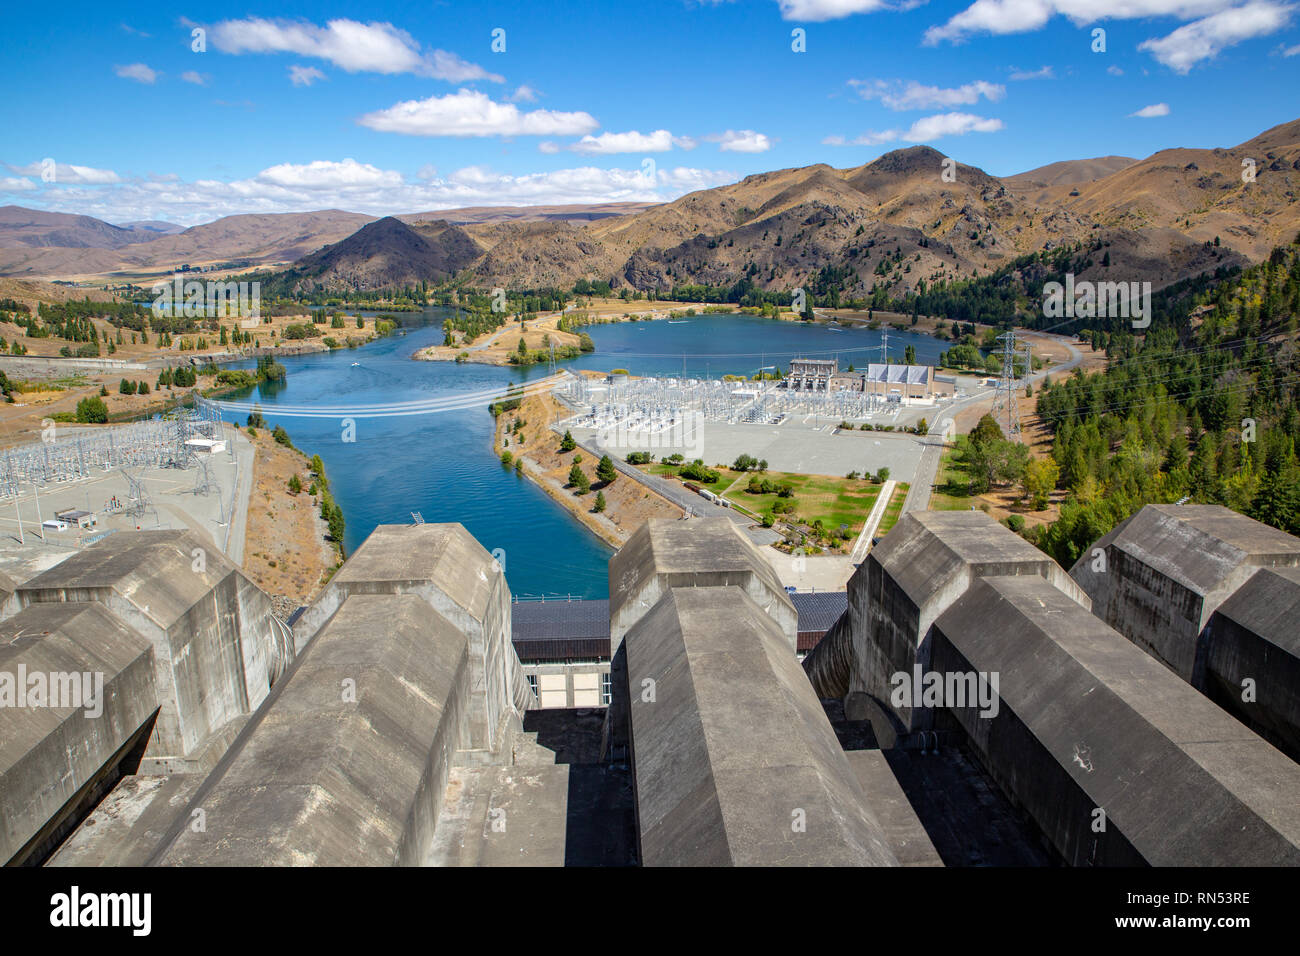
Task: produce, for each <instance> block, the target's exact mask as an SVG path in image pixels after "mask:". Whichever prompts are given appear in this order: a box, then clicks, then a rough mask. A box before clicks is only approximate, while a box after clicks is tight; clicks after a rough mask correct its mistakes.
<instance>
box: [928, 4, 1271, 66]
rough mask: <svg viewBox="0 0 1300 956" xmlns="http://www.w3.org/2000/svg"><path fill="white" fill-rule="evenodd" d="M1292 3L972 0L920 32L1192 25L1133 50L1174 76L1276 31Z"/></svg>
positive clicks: (945, 35)
mask: <svg viewBox="0 0 1300 956" xmlns="http://www.w3.org/2000/svg"><path fill="white" fill-rule="evenodd" d="M1293 9H1294V5H1293V4H1291V3H1287V2H1285V0H1249V2H1245V3H1243V2H1242V0H975V2H974V3H972V4H971V5H970V6H969V7H967V8H966V9H965V10H963V11H961V12H960V13H958V14H956V15H955V16H953V17H951V18H950V19H949V20H948V22H947V23H944V24H943V25H939V26H932V27H930V29H928V30H927V31H926V32H925V43H926V44H927V45H934V44H936V43H941V42H943V41H945V40H948V41H951V42H953V43H957V42H960V41H962V40H964V39H966V38H967V37H970V36H972V35H975V34H980V33H987V34H994V35H1006V34H1012V33H1030V32H1033V31H1035V30H1041V29H1042V28H1043V27H1044V26H1046V25H1047V22H1048V21H1049V20H1051V19H1052V18H1053V17H1055V16H1063V17H1066V18H1067V19H1069V20H1070V21H1071V22H1072V23H1073V24H1074V25H1075V26H1076V27H1082V26H1086V25H1087V24H1090V23H1096V22H1098V21H1103V20H1145V19H1153V18H1159V17H1164V18H1172V19H1175V20H1184V21H1195V22H1192V23H1188V24H1187V25H1186V26H1183V27H1180V28H1178V29H1177V30H1175V31H1174V32H1173V33H1171V34H1169V36H1166V37H1162V38H1160V39H1150V40H1147V41H1146V42H1144V43H1142V44H1140V45H1139V47H1138V49H1141V50H1150V51H1151V52H1152V54H1153V55H1154V56H1155V58H1156V59H1157V60H1158V61H1160V62H1161V63H1163V64H1165V65H1166V66H1168V67H1170V68H1171V69H1173V70H1175V71H1176V72H1179V73H1186V72H1187V71H1188V70H1190V69H1191V67H1192V66H1193V65H1195V64H1196V63H1198V62H1200V61H1201V60H1205V59H1209V58H1210V57H1213V56H1214V55H1216V54H1217V53H1218V52H1219V51H1220V50H1222V49H1224V48H1225V47H1228V46H1232V45H1234V44H1236V43H1240V42H1242V41H1243V40H1247V39H1251V38H1252V37H1259V36H1265V35H1267V34H1270V33H1274V32H1276V31H1277V30H1279V29H1281V28H1282V27H1283V26H1284V25H1285V24H1286V23H1287V22H1288V21H1289V17H1290V13H1291V11H1292V10H1293Z"/></svg>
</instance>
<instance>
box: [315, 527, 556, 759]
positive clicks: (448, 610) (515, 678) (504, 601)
mask: <svg viewBox="0 0 1300 956" xmlns="http://www.w3.org/2000/svg"><path fill="white" fill-rule="evenodd" d="M353 594H394V595H396V594H414V595H416V596H418V597H419V598H420V599H421V600H422V601H424V602H425V603H426V604H427V605H428V606H429V607H430V608H431V609H432V610H433V611H435V612H436V613H438V614H439V615H441V616H443V617H445V618H446V619H447V620H449V621H450V622H452V624H453V625H455V626H456V627H458V628H460V629H461V630H462V631H463V632H464V633H465V634H466V635H467V637H468V639H469V661H470V674H471V688H470V701H471V708H472V709H471V712H470V714H469V715H468V718H467V719H468V721H469V733H470V740H471V741H472V745H471V746H472V748H473V749H477V750H481V751H484V752H489V751H495V750H497V749H498V748H499V747H500V745H501V736H502V733H503V732H504V730H505V728H506V726H507V725H508V724H509V722H510V719H511V718H512V717H513V718H514V719H515V720H516V721H517V720H518V717H519V715H520V714H521V713H522V712H523V711H524V710H526V709H528V708H529V707H533V706H535V705H536V699H535V697H534V695H533V692H532V690H531V689H530V688H529V686H528V682H527V680H526V679H525V678H524V673H523V669H522V668H521V667H520V665H519V658H518V656H516V654H515V651H514V647H513V645H512V644H511V633H510V631H511V628H510V588H509V586H508V585H507V584H506V578H505V575H504V574H502V573H501V569H500V565H498V564H497V563H496V561H495V560H494V559H493V558H492V555H491V554H489V553H488V552H487V551H486V550H485V549H484V548H483V546H482V545H481V544H479V543H478V542H477V541H476V540H474V537H473V536H472V535H471V534H470V533H469V532H468V531H466V530H465V529H464V527H462V526H461V525H458V524H415V525H380V526H379V527H377V528H376V529H375V530H374V531H373V532H371V534H370V537H368V538H366V540H365V541H364V542H363V543H362V545H361V547H359V548H358V549H357V550H356V551H355V552H354V553H353V554H352V556H351V557H349V558H348V560H347V561H346V562H345V563H344V565H343V567H342V568H340V569H339V571H338V573H337V574H335V575H334V577H333V578H331V579H330V582H329V584H328V585H327V586H326V588H325V590H324V591H323V592H321V594H320V596H319V597H318V598H317V599H316V601H315V602H314V603H313V604H312V605H311V607H309V608H308V609H307V610H306V611H305V612H304V613H303V615H302V617H300V618H299V619H298V621H297V622H296V623H295V624H294V628H293V631H294V641H295V644H296V646H297V647H298V648H299V649H300V650H301V649H302V648H304V647H306V646H307V645H308V644H309V642H310V641H311V640H312V639H313V635H314V634H315V633H316V631H317V630H318V629H319V628H320V627H321V626H322V625H324V624H325V622H326V621H328V620H329V619H330V617H331V616H332V615H333V614H334V613H335V612H336V611H337V610H338V608H339V607H340V606H341V605H342V604H343V602H344V601H345V600H346V599H347V597H348V596H349V595H353Z"/></svg>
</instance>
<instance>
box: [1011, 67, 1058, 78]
mask: <svg viewBox="0 0 1300 956" xmlns="http://www.w3.org/2000/svg"><path fill="white" fill-rule="evenodd" d="M1055 76H1056V74H1055V73H1054V72H1053V71H1052V68H1051V67H1050V66H1042V67H1039V68H1038V69H1037V70H1013V71H1012V73H1011V76H1010V79H1012V80H1015V81H1016V82H1023V81H1024V80H1051V79H1054V78H1055Z"/></svg>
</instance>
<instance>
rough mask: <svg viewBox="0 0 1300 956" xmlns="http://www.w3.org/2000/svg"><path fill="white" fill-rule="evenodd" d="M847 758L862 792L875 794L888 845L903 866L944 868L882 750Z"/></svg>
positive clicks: (850, 754)
mask: <svg viewBox="0 0 1300 956" xmlns="http://www.w3.org/2000/svg"><path fill="white" fill-rule="evenodd" d="M845 756H846V757H847V758H848V761H849V766H850V767H852V768H853V772H854V774H856V775H857V778H858V784H859V785H860V786H861V787H862V792H863V793H868V794H871V809H872V811H873V812H874V813H875V815H876V818H877V819H878V820H879V821H880V826H881V828H882V829H883V831H884V835H885V842H886V843H887V844H888V846H889V851H890V852H891V853H893V854H894V857H895V859H897V860H898V862H899V865H901V866H943V860H941V859H940V858H939V852H938V851H937V850H936V849H935V848H934V844H933V843H931V842H930V837H929V835H928V834H927V833H926V832H925V827H924V826H923V825H922V824H921V821H920V819H919V818H918V817H917V815H916V811H915V810H913V809H912V804H911V803H910V802H909V801H908V799H907V795H906V794H905V793H903V788H902V787H901V786H899V784H898V780H897V779H896V778H895V777H894V771H893V770H891V769H890V767H889V761H888V760H887V759H886V758H885V755H884V754H883V753H881V752H880V751H879V750H850V751H846V752H845Z"/></svg>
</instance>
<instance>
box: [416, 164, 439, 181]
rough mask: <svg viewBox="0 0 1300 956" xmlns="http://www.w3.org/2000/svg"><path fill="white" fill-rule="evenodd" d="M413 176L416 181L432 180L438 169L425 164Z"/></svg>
mask: <svg viewBox="0 0 1300 956" xmlns="http://www.w3.org/2000/svg"><path fill="white" fill-rule="evenodd" d="M415 175H416V178H417V179H426V180H427V179H433V178H434V177H435V176H437V175H438V167H436V166H434V165H433V164H432V163H425V164H424V165H423V166H421V167H420V171H419V172H417V173H416V174H415Z"/></svg>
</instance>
